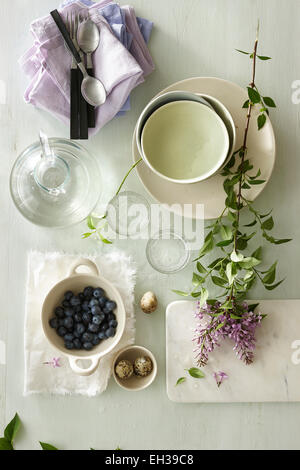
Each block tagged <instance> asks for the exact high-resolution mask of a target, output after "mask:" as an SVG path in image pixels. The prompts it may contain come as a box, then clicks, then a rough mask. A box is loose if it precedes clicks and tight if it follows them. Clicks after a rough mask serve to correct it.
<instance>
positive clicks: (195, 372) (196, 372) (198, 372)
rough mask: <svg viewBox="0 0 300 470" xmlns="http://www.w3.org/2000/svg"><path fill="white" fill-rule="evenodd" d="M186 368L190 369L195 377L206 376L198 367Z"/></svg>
mask: <svg viewBox="0 0 300 470" xmlns="http://www.w3.org/2000/svg"><path fill="white" fill-rule="evenodd" d="M186 370H187V371H188V373H189V374H190V376H191V377H194V379H203V377H205V374H204V372H202V370H200V369H198V367H191V368H190V369H186Z"/></svg>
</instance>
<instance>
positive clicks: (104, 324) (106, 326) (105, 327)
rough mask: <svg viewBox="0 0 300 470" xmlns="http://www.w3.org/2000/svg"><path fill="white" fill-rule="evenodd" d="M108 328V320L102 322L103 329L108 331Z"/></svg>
mask: <svg viewBox="0 0 300 470" xmlns="http://www.w3.org/2000/svg"><path fill="white" fill-rule="evenodd" d="M107 328H108V323H106V322H105V323H102V325H101V331H106V330H107Z"/></svg>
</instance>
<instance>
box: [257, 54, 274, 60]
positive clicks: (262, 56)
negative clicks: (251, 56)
mask: <svg viewBox="0 0 300 470" xmlns="http://www.w3.org/2000/svg"><path fill="white" fill-rule="evenodd" d="M257 57H258V58H259V59H260V60H271V59H272V57H268V56H266V55H258V56H257Z"/></svg>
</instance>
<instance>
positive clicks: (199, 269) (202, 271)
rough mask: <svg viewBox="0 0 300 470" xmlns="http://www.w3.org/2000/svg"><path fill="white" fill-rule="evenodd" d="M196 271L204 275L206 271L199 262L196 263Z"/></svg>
mask: <svg viewBox="0 0 300 470" xmlns="http://www.w3.org/2000/svg"><path fill="white" fill-rule="evenodd" d="M197 270H198V272H199V273H200V274H205V273H206V269H205V268H204V266H202V264H201V263H200V261H198V262H197Z"/></svg>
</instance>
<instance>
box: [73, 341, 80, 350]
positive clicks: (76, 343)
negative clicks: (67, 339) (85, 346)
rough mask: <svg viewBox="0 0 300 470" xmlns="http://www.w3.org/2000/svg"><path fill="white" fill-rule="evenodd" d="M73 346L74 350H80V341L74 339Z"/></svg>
mask: <svg viewBox="0 0 300 470" xmlns="http://www.w3.org/2000/svg"><path fill="white" fill-rule="evenodd" d="M73 344H74V348H75V349H81V346H82V344H81V341H80V340H79V339H78V338H75V339H74V341H73Z"/></svg>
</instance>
